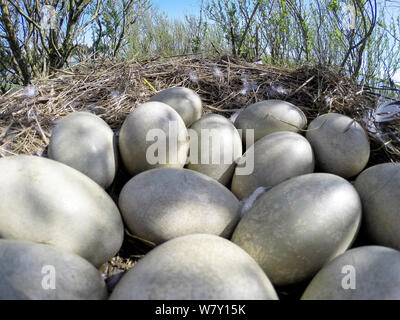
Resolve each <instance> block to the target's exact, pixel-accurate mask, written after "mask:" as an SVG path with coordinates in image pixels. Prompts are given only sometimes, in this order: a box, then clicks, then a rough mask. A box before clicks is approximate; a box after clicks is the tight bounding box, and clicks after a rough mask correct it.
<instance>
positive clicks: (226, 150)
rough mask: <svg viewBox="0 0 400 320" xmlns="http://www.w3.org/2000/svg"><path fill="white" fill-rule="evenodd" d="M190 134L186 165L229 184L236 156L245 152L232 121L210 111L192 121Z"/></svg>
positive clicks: (224, 183)
mask: <svg viewBox="0 0 400 320" xmlns="http://www.w3.org/2000/svg"><path fill="white" fill-rule="evenodd" d="M189 135H190V136H191V140H190V148H189V164H188V166H187V168H188V169H190V170H194V171H197V172H200V173H203V174H205V175H207V176H209V177H211V178H214V179H215V180H217V181H219V182H220V183H222V184H223V185H228V184H229V183H230V182H231V179H232V175H233V171H234V169H235V166H236V163H235V160H236V159H238V158H239V157H241V156H242V139H241V138H240V135H239V133H238V131H237V129H236V128H235V126H234V125H233V124H232V122H231V121H229V120H228V119H227V118H225V117H223V116H221V115H217V114H208V115H205V116H203V117H202V118H201V119H200V120H198V121H196V122H195V123H193V124H192V126H191V127H190V129H189ZM192 136H193V139H192Z"/></svg>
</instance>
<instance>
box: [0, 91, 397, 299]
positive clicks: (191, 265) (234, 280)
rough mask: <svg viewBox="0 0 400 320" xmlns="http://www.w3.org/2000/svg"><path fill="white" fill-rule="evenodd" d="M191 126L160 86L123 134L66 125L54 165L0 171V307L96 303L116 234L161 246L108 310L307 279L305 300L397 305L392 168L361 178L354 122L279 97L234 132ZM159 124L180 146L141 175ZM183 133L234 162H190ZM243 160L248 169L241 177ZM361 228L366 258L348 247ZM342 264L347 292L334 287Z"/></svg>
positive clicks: (172, 94) (243, 115)
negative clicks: (113, 189)
mask: <svg viewBox="0 0 400 320" xmlns="http://www.w3.org/2000/svg"><path fill="white" fill-rule="evenodd" d="M202 113H203V110H202V101H201V99H200V97H199V96H198V95H197V94H196V93H195V92H194V91H192V90H190V89H187V88H180V87H177V88H170V89H167V90H164V91H161V92H159V93H157V94H156V95H154V96H153V97H152V98H151V99H150V101H149V102H146V103H144V104H142V105H140V106H138V107H137V108H135V109H133V111H132V112H131V113H130V114H129V115H128V117H127V118H126V119H125V121H124V123H123V125H122V127H121V130H120V133H119V137H117V136H116V135H115V134H114V132H113V131H112V130H111V128H110V127H109V126H108V125H107V124H106V123H105V122H104V121H103V120H102V119H100V118H99V117H97V116H96V115H94V114H91V113H86V112H74V113H72V114H70V115H68V116H66V117H64V118H63V119H62V120H60V121H59V122H58V124H57V125H56V127H55V128H54V130H53V132H52V136H51V141H50V144H49V148H48V154H49V157H50V158H51V159H46V158H40V157H33V156H25V155H19V156H14V157H6V158H3V159H1V160H0V176H1V177H2V183H1V184H0V237H1V238H3V239H2V240H0V257H1V259H0V279H1V281H0V298H8V299H14V298H16V299H18V298H19V299H58V298H60V299H104V298H107V292H106V288H105V285H104V281H103V280H102V278H101V276H100V274H99V272H98V270H97V268H98V267H100V266H101V265H102V264H104V263H105V262H106V261H108V260H109V259H110V258H112V257H113V256H114V255H115V254H116V253H117V252H118V251H119V249H120V247H121V245H122V242H123V236H124V224H125V225H126V227H127V228H128V229H129V231H130V232H131V233H132V234H134V235H137V236H139V237H141V238H143V239H146V240H148V241H151V242H153V243H155V244H156V245H157V246H156V247H155V248H154V249H153V250H151V251H150V252H149V253H148V254H146V255H145V256H144V257H143V258H142V259H141V260H139V262H138V263H137V264H136V265H135V266H134V267H133V268H132V269H131V270H130V271H128V272H127V274H126V275H124V276H123V277H122V279H121V280H120V281H119V282H118V284H117V285H116V288H115V289H114V291H113V292H112V294H111V296H110V298H111V299H278V295H277V293H276V288H277V287H281V286H286V285H291V284H296V283H300V282H302V281H310V280H311V279H312V280H311V282H310V284H309V286H308V287H307V289H306V291H305V292H304V294H303V298H304V299H383V298H388V299H400V252H399V251H398V250H400V233H399V232H398V230H399V229H400V211H399V208H400V197H399V196H400V193H399V192H400V191H399V190H400V164H398V163H385V164H380V165H376V166H373V167H370V168H368V169H366V170H364V168H365V167H366V165H367V163H368V160H369V155H370V144H369V141H368V136H367V134H366V132H365V131H364V129H363V128H362V126H361V125H360V124H359V123H357V122H356V121H354V120H353V119H350V118H349V117H347V116H344V115H340V114H336V113H329V114H323V115H320V116H318V117H317V118H316V119H314V120H313V121H312V122H311V123H310V124H309V125H308V126H307V118H306V116H305V115H304V113H303V112H302V111H301V109H299V108H298V107H296V106H294V105H293V104H290V103H288V102H285V101H280V100H267V101H260V102H257V103H255V104H253V105H250V106H248V107H247V108H245V109H244V110H243V111H242V112H240V114H239V115H238V116H237V118H236V120H235V121H234V123H232V122H231V121H230V120H229V119H226V118H225V117H223V116H220V115H216V114H207V115H204V116H202ZM171 122H173V123H174V124H175V131H176V132H175V133H176V137H175V138H176V139H177V141H175V142H176V146H175V147H174V148H168V146H167V149H168V151H167V157H166V161H165V162H163V163H150V162H149V161H148V156H147V155H148V150H149V148H151V145H152V142H151V141H149V139H148V134H149V132H150V131H151V130H152V129H155V130H158V132H160V131H161V132H162V133H164V135H165V136H166V137H167V138H172V134H171V131H170V124H171ZM189 129H190V130H191V131H192V132H195V133H198V134H199V136H200V137H202V136H201V135H200V133H201V132H202V130H211V131H212V135H213V136H216V137H217V138H218V139H217V140H218V141H219V143H218V144H213V143H211V144H210V145H209V147H208V148H207V153H209V155H210V156H212V155H213V154H215V153H218V154H219V155H220V156H221V157H225V158H226V157H228V158H229V159H230V160H232V163H225V162H223V161H220V162H217V163H212V162H211V163H210V161H208V162H206V163H202V161H191V160H189V161H188V159H192V158H190V157H189V155H190V154H191V153H196V154H197V156H198V157H199V158H201V156H202V153H204V149H202V148H201V147H200V145H201V138H200V141H197V144H196V145H192V144H191V143H190V142H191V139H189V138H188V137H189ZM240 131H241V132H242V134H239V132H240ZM303 132H305V136H304V135H302V133H303ZM250 133H251V135H252V136H254V143H250V144H249V143H246V142H248V141H251V139H249V135H250ZM203 139H204V138H203ZM167 140H168V139H167ZM170 140H171V139H169V140H168V141H169V142H171V141H170ZM224 145H225V146H227V145H228V146H229V147H230V148H227V149H224V148H223V146H224ZM221 150H224V151H222V154H221V152H220V151H221ZM226 150H230V151H229V152H228V154H226V153H227V152H226ZM217 151H218V152H217ZM118 153H120V155H121V159H122V162H123V165H124V166H125V168H126V169H127V170H128V171H129V173H130V174H131V175H132V176H133V177H132V178H131V179H130V180H129V181H128V182H127V183H126V184H125V186H124V187H123V189H122V191H121V193H120V195H119V199H118V206H117V204H115V203H114V201H113V200H112V199H111V197H110V196H109V195H108V194H107V192H106V191H105V189H107V188H108V187H109V186H110V185H111V184H112V183H113V181H114V179H115V176H116V172H117V167H118ZM249 159H250V160H249ZM192 160H193V159H192ZM195 160H196V159H195ZM197 160H198V159H197ZM208 160H210V159H208ZM220 160H221V159H220ZM245 160H246V161H251V162H252V167H253V168H252V170H251V172H249V173H248V174H241V173H240V169H243V166H244V163H246V161H245ZM363 170H364V171H363ZM353 178H356V179H355V181H352V180H351V179H353ZM350 180H351V181H352V182H350ZM353 180H354V179H353ZM260 188H261V191H260ZM244 208H246V210H244ZM361 221H362V226H363V228H365V230H366V232H367V233H368V235H369V237H370V238H371V241H372V242H373V243H372V244H374V246H363V247H358V248H354V249H350V250H348V249H349V248H350V247H351V245H352V244H353V242H354V240H355V238H356V236H357V233H358V231H359V229H360V226H361ZM348 265H351V266H353V267H354V269H355V270H356V272H357V279H358V280H357V284H358V285H357V287H356V288H354V290H345V289H343V286H342V280H343V279H342V278H343V273H342V269H343V267H344V266H348ZM44 266H53V267H54V269H55V270H56V274H57V281H58V282H57V289H56V290H45V289H43V283H42V282H43V281H42V278H43V267H44ZM377 274H379V276H378V278H377Z"/></svg>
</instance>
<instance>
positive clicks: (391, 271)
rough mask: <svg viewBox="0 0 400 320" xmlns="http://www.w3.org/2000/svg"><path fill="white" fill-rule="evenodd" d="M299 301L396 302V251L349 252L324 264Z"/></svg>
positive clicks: (399, 275)
mask: <svg viewBox="0 0 400 320" xmlns="http://www.w3.org/2000/svg"><path fill="white" fill-rule="evenodd" d="M301 299H302V300H400V252H399V251H397V250H393V249H391V248H386V247H381V246H365V247H358V248H354V249H351V250H349V251H347V252H345V253H343V254H342V255H340V256H338V257H337V258H335V259H334V260H332V261H331V262H329V263H328V264H327V265H325V266H324V267H323V268H322V269H321V270H320V271H319V272H318V273H317V275H316V276H315V277H314V278H313V280H312V281H311V283H310V284H309V285H308V287H307V289H306V290H305V292H304V294H303V296H302V298H301Z"/></svg>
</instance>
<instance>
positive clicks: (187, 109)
mask: <svg viewBox="0 0 400 320" xmlns="http://www.w3.org/2000/svg"><path fill="white" fill-rule="evenodd" d="M150 101H159V102H163V103H166V104H168V105H169V106H171V107H172V108H174V109H175V111H176V112H178V113H179V115H180V116H181V117H182V119H183V121H184V122H185V125H186V126H187V127H189V126H190V125H191V124H192V123H193V122H195V121H196V120H198V119H200V117H201V113H202V110H203V105H202V102H201V98H200V96H199V95H198V94H197V93H196V92H194V91H193V90H191V89H189V88H184V87H174V88H168V89H165V90H162V91H160V92H158V93H157V94H155V95H154V96H152V97H151V99H150Z"/></svg>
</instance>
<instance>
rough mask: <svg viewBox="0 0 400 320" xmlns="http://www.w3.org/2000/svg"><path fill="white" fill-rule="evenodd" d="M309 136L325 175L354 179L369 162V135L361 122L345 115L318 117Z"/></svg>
mask: <svg viewBox="0 0 400 320" xmlns="http://www.w3.org/2000/svg"><path fill="white" fill-rule="evenodd" d="M306 137H307V140H308V141H310V143H311V146H312V147H313V150H314V155H315V160H316V164H317V165H318V166H319V168H320V169H321V170H322V171H324V172H329V173H333V174H336V175H339V176H341V177H343V178H350V177H352V176H355V175H357V174H358V173H359V172H361V171H362V170H363V169H364V167H365V166H366V165H367V163H368V159H369V154H370V145H369V140H368V136H367V133H366V132H365V130H364V129H363V127H362V126H361V125H360V124H359V123H358V122H357V121H355V120H353V119H351V118H349V117H347V116H345V115H342V114H337V113H327V114H323V115H321V116H319V117H317V118H315V119H314V120H313V121H312V122H311V123H310V125H309V126H308V130H307V133H306Z"/></svg>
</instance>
